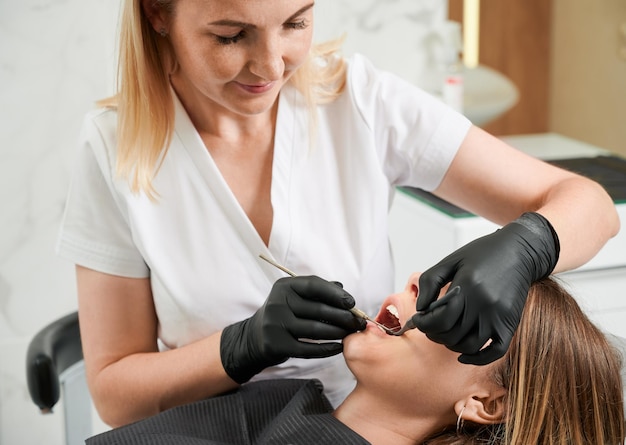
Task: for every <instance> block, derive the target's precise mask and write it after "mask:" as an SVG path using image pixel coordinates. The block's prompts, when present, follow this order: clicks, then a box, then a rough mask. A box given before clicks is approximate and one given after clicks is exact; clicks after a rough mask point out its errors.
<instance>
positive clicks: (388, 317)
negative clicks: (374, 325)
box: [376, 304, 402, 330]
mask: <svg viewBox="0 0 626 445" xmlns="http://www.w3.org/2000/svg"><path fill="white" fill-rule="evenodd" d="M376 321H377V322H378V323H380V324H383V325H385V326H387V327H388V328H390V329H394V330H395V329H400V328H401V327H402V326H401V325H400V320H399V319H398V308H396V307H395V306H394V305H393V304H390V305H389V306H387V307H386V308H385V309H384V310H382V311H380V313H379V314H378V317H377V318H376Z"/></svg>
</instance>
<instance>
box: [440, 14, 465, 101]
mask: <svg viewBox="0 0 626 445" xmlns="http://www.w3.org/2000/svg"><path fill="white" fill-rule="evenodd" d="M442 40H443V47H442V53H441V56H442V57H441V62H442V72H443V76H442V77H443V79H442V82H443V83H442V86H441V96H442V99H443V101H444V102H445V103H446V104H448V105H449V106H450V107H452V108H454V109H455V110H456V111H458V112H459V113H462V112H463V94H464V87H463V63H462V61H461V50H462V48H463V45H462V40H461V25H460V23H458V22H452V21H447V22H444V23H443V30H442Z"/></svg>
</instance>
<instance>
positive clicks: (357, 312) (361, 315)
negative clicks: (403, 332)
mask: <svg viewBox="0 0 626 445" xmlns="http://www.w3.org/2000/svg"><path fill="white" fill-rule="evenodd" d="M259 258H261V259H262V260H265V261H267V262H268V263H270V264H271V265H272V266H274V267H276V268H278V269H280V270H282V271H283V272H285V273H286V274H287V275H290V276H292V277H297V276H298V275H296V273H295V272H293V271H291V270H289V269H287V268H286V267H285V266H281V265H280V264H278V263H277V262H276V261H274V260H272V259H271V258H268V257H266V256H265V255H263V254H260V255H259ZM348 310H349V311H350V312H352V314H353V315H354V316H356V317H358V318H362V319H363V320H365V321H370V322H372V323H374V324H375V325H376V326H378V327H379V328H381V329H382V330H383V331H385V332H386V333H387V334H390V335H400V334H395V332H394V330H393V329H390V328H388V327H387V326H385V325H384V324H381V323H379V322H377V321H376V320H372V319H371V318H370V317H369V316H368V315H367V314H366V313H365V312H363V311H362V310H360V309H357V308H356V307H353V308H352V309H348Z"/></svg>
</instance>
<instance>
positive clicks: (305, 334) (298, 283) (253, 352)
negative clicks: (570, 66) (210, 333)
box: [220, 276, 366, 384]
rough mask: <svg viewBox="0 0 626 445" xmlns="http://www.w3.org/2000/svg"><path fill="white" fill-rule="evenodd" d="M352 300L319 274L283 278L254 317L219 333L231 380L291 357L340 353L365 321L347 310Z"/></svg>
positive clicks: (241, 379)
mask: <svg viewBox="0 0 626 445" xmlns="http://www.w3.org/2000/svg"><path fill="white" fill-rule="evenodd" d="M354 304H355V301H354V298H353V297H352V296H351V295H350V294H348V293H347V292H346V291H344V290H343V288H342V287H341V286H340V285H337V283H335V282H330V281H326V280H324V279H322V278H320V277H317V276H298V277H289V278H281V279H280V280H278V281H276V283H274V286H273V287H272V290H271V291H270V294H269V296H268V297H267V300H266V301H265V304H263V306H262V307H261V308H259V310H257V311H256V313H255V314H254V315H252V317H250V318H247V319H245V320H243V321H240V322H237V323H234V324H232V325H230V326H227V327H226V328H224V330H223V331H222V337H221V340H220V356H221V360H222V365H223V366H224V369H225V370H226V373H227V374H228V375H229V377H230V378H231V379H233V380H234V381H235V382H237V383H240V384H241V383H245V382H247V381H248V380H250V379H251V378H252V377H253V376H254V375H256V374H258V373H259V372H261V371H262V370H263V369H265V368H267V367H269V366H274V365H278V364H280V363H283V362H284V361H286V360H287V359H288V358H290V357H299V358H320V357H329V356H331V355H336V354H339V353H340V352H341V351H342V350H343V346H342V344H341V343H340V342H323V343H313V342H307V341H301V340H300V339H310V340H341V339H343V338H344V337H345V336H347V335H348V334H351V333H353V332H356V331H359V330H363V329H364V328H365V324H366V322H365V320H362V319H359V318H357V317H355V316H354V315H352V313H351V312H350V311H349V309H350V308H352V307H354Z"/></svg>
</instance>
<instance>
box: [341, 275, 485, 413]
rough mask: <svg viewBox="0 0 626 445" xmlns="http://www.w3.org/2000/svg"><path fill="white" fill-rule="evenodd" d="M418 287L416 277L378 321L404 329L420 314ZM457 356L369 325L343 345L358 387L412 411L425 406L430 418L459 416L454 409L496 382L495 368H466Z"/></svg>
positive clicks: (417, 334) (413, 333)
mask: <svg viewBox="0 0 626 445" xmlns="http://www.w3.org/2000/svg"><path fill="white" fill-rule="evenodd" d="M418 282H419V274H414V275H412V276H411V278H410V279H409V282H408V283H407V285H406V287H405V289H404V291H403V292H401V293H398V294H394V295H391V296H389V297H387V299H386V300H385V302H384V303H383V306H382V307H381V310H380V312H379V314H378V315H377V317H376V320H377V321H378V322H380V323H382V324H384V325H385V326H388V327H392V326H394V325H396V326H400V325H404V323H405V322H406V320H408V319H409V318H410V317H411V316H412V315H413V314H415V302H416V300H417V294H418ZM394 312H395V313H396V316H397V320H396V319H395V316H393V315H391V313H394ZM458 355H459V354H458V353H456V352H453V351H450V350H449V349H447V348H446V347H445V346H443V345H441V344H438V343H435V342H433V341H431V340H429V339H428V338H427V337H426V335H425V334H423V333H422V332H421V331H419V330H418V329H413V330H410V331H408V332H406V333H405V334H404V335H402V336H400V337H395V336H391V335H388V334H386V333H384V332H382V330H381V329H380V328H378V327H376V326H375V325H374V324H373V323H368V326H367V329H366V330H365V331H363V332H359V333H356V334H352V335H350V336H348V337H346V338H345V339H344V357H345V360H346V363H347V364H348V367H349V368H350V370H351V371H352V372H353V374H354V375H355V376H356V378H357V381H358V384H359V385H367V386H368V387H369V390H370V391H375V392H376V393H377V394H379V398H380V399H381V400H383V401H384V400H388V401H389V402H390V403H391V404H395V405H397V404H402V403H404V404H406V409H411V410H414V409H418V407H417V405H421V406H424V407H425V409H426V410H427V411H428V412H429V413H431V414H432V413H436V412H439V413H443V414H448V415H450V416H454V413H453V412H452V411H451V408H452V406H453V405H454V403H455V402H456V401H457V400H459V398H462V397H463V395H466V394H467V393H469V392H470V391H471V390H472V389H475V388H476V385H480V384H482V383H484V382H486V381H489V380H490V379H491V372H490V368H491V367H490V366H481V367H478V366H472V365H465V364H461V363H459V361H458V360H457V357H458ZM417 402H419V403H417Z"/></svg>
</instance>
